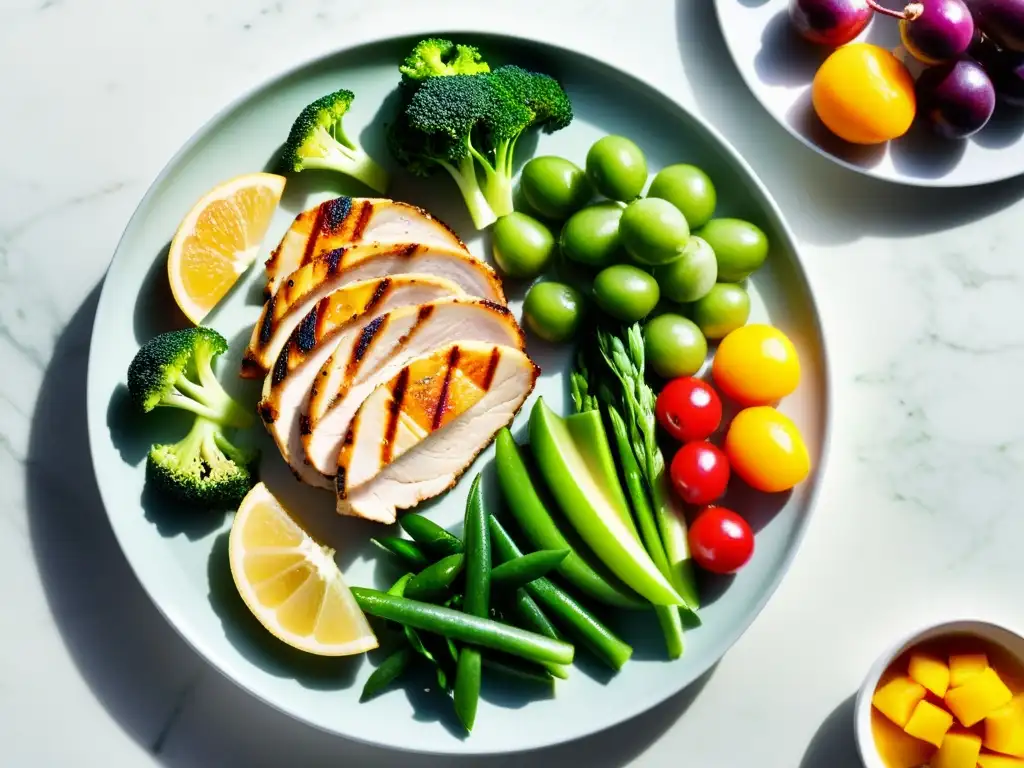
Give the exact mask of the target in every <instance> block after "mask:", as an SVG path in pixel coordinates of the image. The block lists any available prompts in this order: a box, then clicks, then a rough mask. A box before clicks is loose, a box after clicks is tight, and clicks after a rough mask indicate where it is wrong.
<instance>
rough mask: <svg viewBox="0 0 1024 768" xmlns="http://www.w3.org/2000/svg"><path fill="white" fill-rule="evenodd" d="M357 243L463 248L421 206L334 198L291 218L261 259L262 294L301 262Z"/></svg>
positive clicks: (274, 289)
mask: <svg viewBox="0 0 1024 768" xmlns="http://www.w3.org/2000/svg"><path fill="white" fill-rule="evenodd" d="M356 243H423V244H424V245H445V246H449V247H451V248H457V249H459V250H462V251H465V250H466V246H465V244H464V243H463V242H462V240H460V239H459V237H458V235H456V234H455V233H454V232H453V231H452V230H451V229H450V228H449V227H448V225H447V224H445V223H444V222H443V221H440V220H438V219H436V218H434V217H433V216H432V215H431V214H429V213H427V212H426V211H424V210H423V209H422V208H417V207H416V206H414V205H409V204H408V203H399V202H396V201H394V200H386V199H383V198H377V197H336V198H334V199H333V200H328V201H326V202H324V203H321V204H320V205H317V206H315V207H313V208H309V209H307V210H305V211H302V213H300V214H299V215H297V216H296V217H295V220H294V221H292V225H291V227H289V229H288V231H287V232H286V233H285V235H284V237H283V238H281V242H280V244H278V246H277V248H275V249H274V251H273V252H272V253H271V254H270V258H269V259H267V261H266V268H267V297H268V298H269V297H270V296H273V295H274V294H275V293H277V289H278V286H279V285H280V283H281V281H282V280H284V279H285V278H286V277H288V275H290V274H291V273H292V272H294V271H295V270H297V269H298V268H299V267H301V266H302V265H304V264H308V263H310V262H311V261H313V260H315V259H316V258H317V257H318V256H320V255H322V254H324V253H327V252H328V251H333V250H335V249H336V248H343V247H345V246H348V245H355V244H356Z"/></svg>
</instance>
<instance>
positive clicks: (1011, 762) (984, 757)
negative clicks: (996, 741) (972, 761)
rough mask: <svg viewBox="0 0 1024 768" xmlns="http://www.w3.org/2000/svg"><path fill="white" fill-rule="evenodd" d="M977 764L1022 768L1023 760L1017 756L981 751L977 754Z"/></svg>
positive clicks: (984, 767)
mask: <svg viewBox="0 0 1024 768" xmlns="http://www.w3.org/2000/svg"><path fill="white" fill-rule="evenodd" d="M978 765H979V766H980V768H1024V760H1022V759H1021V758H1019V757H1008V756H1006V755H994V754H992V753H991V752H982V753H981V754H980V755H978Z"/></svg>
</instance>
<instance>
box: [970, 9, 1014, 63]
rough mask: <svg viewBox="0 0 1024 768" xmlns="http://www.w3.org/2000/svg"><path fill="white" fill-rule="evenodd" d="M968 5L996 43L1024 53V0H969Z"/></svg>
mask: <svg viewBox="0 0 1024 768" xmlns="http://www.w3.org/2000/svg"><path fill="white" fill-rule="evenodd" d="M967 7H968V8H970V9H971V15H972V16H974V23H975V25H976V26H977V27H979V28H980V29H981V31H982V32H984V33H985V34H986V35H987V36H988V37H990V38H992V40H993V41H994V42H995V43H996V45H998V46H999V47H1000V48H1004V49H1007V50H1011V51H1017V52H1018V53H1024V0H968V2H967Z"/></svg>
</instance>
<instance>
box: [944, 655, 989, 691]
mask: <svg viewBox="0 0 1024 768" xmlns="http://www.w3.org/2000/svg"><path fill="white" fill-rule="evenodd" d="M987 667H988V656H986V655H985V654H984V653H960V654H956V653H954V654H953V655H952V656H950V657H949V685H950V687H951V688H956V687H957V686H960V685H963V684H964V683H966V682H967V681H968V680H970V679H971V678H972V677H974V676H975V675H977V674H979V673H980V672H981V671H982V670H983V669H985V668H987Z"/></svg>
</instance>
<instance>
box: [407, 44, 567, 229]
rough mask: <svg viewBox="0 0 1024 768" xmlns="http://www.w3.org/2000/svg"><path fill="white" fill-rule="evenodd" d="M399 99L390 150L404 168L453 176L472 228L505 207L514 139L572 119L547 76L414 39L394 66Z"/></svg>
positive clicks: (509, 198)
mask: <svg viewBox="0 0 1024 768" xmlns="http://www.w3.org/2000/svg"><path fill="white" fill-rule="evenodd" d="M399 70H400V72H401V73H402V82H401V87H400V91H401V106H400V108H399V110H398V114H397V115H396V116H395V119H394V121H393V122H392V123H391V124H390V126H389V128H388V146H389V148H390V151H391V154H392V156H393V157H394V158H395V159H396V160H397V161H398V163H399V164H400V165H401V166H402V167H403V168H405V169H406V170H408V171H410V172H411V173H414V174H417V175H421V176H428V175H430V174H432V173H434V172H436V171H437V170H439V169H443V170H444V171H446V172H447V173H448V174H449V175H450V176H451V177H452V179H453V180H454V181H455V183H456V185H457V186H458V188H459V191H460V193H461V194H462V197H463V199H464V200H465V202H466V207H467V208H468V210H469V213H470V216H471V217H472V220H473V224H474V225H475V226H476V227H477V228H478V229H483V228H485V227H488V226H490V225H491V224H493V223H494V222H495V221H496V220H497V219H498V217H500V216H504V215H506V214H509V213H512V209H513V206H512V191H513V188H512V176H513V158H514V155H515V147H516V142H517V141H518V139H519V138H520V137H521V136H522V135H523V134H524V133H526V132H528V131H531V130H543V131H545V132H547V133H551V132H553V131H557V130H561V129H562V128H565V127H566V126H567V125H569V123H571V122H572V118H573V112H572V104H571V103H570V101H569V97H568V96H567V95H566V93H565V91H564V90H563V89H562V86H561V85H560V84H559V83H558V81H557V80H555V79H554V78H552V77H550V76H549V75H546V74H542V73H537V72H531V71H528V70H525V69H523V68H521V67H518V66H515V65H505V66H501V67H497V68H495V69H492V68H491V67H490V66H489V65H488V64H487V63H486V62H484V61H483V60H482V58H481V56H480V52H479V51H478V50H477V49H476V48H473V47H472V46H466V45H455V44H453V43H452V42H450V41H447V40H438V39H429V40H424V41H422V42H420V43H419V44H418V45H417V46H416V47H415V48H414V49H413V51H412V52H411V53H410V54H409V56H408V57H407V58H406V60H405V61H404V62H403V64H402V65H401V66H400V67H399Z"/></svg>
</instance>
